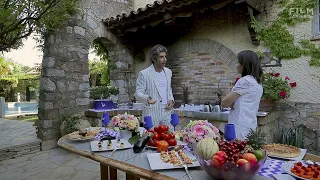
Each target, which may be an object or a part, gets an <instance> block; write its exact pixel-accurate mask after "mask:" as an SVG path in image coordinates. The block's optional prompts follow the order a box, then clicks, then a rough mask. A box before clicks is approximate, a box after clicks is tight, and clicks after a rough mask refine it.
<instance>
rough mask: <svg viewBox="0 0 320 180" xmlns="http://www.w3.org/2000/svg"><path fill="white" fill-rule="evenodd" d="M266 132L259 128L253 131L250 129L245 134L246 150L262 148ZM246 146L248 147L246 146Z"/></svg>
mask: <svg viewBox="0 0 320 180" xmlns="http://www.w3.org/2000/svg"><path fill="white" fill-rule="evenodd" d="M266 136H267V134H266V133H262V132H261V130H260V129H259V130H257V131H254V130H252V129H250V132H249V134H248V136H247V145H246V148H247V149H248V150H260V149H263V146H264V145H265V144H266V143H265V142H266V139H265V137H266ZM247 146H248V147H247Z"/></svg>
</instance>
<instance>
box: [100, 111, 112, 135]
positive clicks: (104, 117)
mask: <svg viewBox="0 0 320 180" xmlns="http://www.w3.org/2000/svg"><path fill="white" fill-rule="evenodd" d="M109 122H110V117H109V114H108V113H107V112H104V113H102V125H104V130H105V131H106V130H107V126H108V124H109Z"/></svg>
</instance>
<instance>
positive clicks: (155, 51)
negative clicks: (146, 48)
mask: <svg viewBox="0 0 320 180" xmlns="http://www.w3.org/2000/svg"><path fill="white" fill-rule="evenodd" d="M161 52H165V53H167V48H165V47H164V46H162V45H160V44H157V45H155V46H153V48H152V49H151V51H150V54H149V56H150V61H151V62H152V64H153V63H154V61H155V60H157V58H158V55H159V54H160V53H161Z"/></svg>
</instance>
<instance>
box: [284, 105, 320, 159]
mask: <svg viewBox="0 0 320 180" xmlns="http://www.w3.org/2000/svg"><path fill="white" fill-rule="evenodd" d="M278 109H279V110H281V111H282V112H283V115H282V116H280V119H279V129H280V131H281V133H280V134H282V129H283V128H284V127H286V128H294V127H297V126H299V125H300V124H303V125H305V126H306V128H305V129H304V136H303V141H304V142H303V146H304V148H307V149H308V151H309V152H310V153H315V154H320V152H319V151H320V132H319V131H320V104H311V103H279V104H278Z"/></svg>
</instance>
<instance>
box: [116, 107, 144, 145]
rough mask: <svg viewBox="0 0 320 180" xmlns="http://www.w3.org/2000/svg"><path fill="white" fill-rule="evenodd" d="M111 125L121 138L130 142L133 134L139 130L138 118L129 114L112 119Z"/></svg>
mask: <svg viewBox="0 0 320 180" xmlns="http://www.w3.org/2000/svg"><path fill="white" fill-rule="evenodd" d="M110 124H111V126H112V128H114V130H115V131H119V132H120V137H121V138H122V139H126V140H129V139H130V138H131V137H132V132H137V131H138V128H139V120H138V118H137V117H135V116H134V115H131V114H127V113H124V114H119V115H117V116H114V117H112V119H111V123H110Z"/></svg>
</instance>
